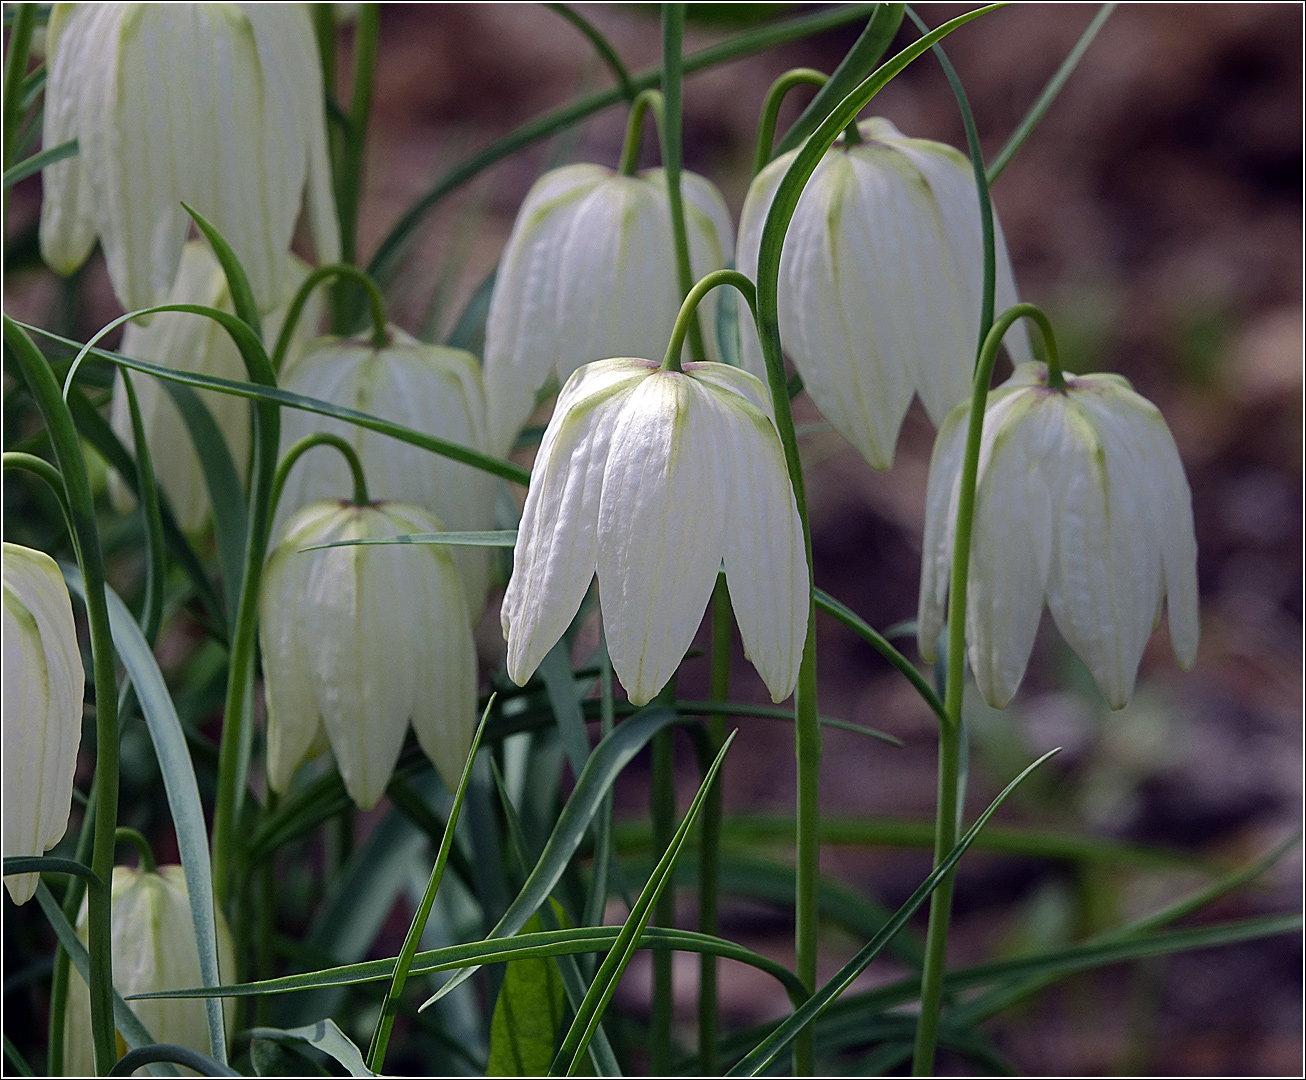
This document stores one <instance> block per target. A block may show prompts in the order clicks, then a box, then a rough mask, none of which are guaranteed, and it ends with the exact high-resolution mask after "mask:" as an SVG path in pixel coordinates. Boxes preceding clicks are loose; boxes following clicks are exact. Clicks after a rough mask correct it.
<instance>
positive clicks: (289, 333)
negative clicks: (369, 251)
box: [271, 263, 390, 374]
mask: <svg viewBox="0 0 1306 1080" xmlns="http://www.w3.org/2000/svg"><path fill="white" fill-rule="evenodd" d="M332 277H334V278H349V279H350V280H351V281H355V282H357V283H358V284H359V285H361V286H362V287H363V289H364V291H365V292H366V293H367V301H368V304H369V305H370V307H371V310H372V348H374V349H380V348H384V347H385V345H386V344H387V343H388V342H389V340H390V332H389V330H388V328H387V326H386V321H385V297H383V296H382V295H381V290H380V289H378V288H377V286H376V282H375V281H373V280H372V279H371V277H369V276H368V274H367V271H365V270H361V269H359V268H358V267H357V266H353V265H351V264H350V263H331V264H329V265H327V266H319V267H318V268H317V269H316V270H314V271H313V272H312V273H311V274H309V275H308V277H306V278H305V279H304V282H303V284H301V285H300V286H299V288H298V289H296V290H295V295H294V298H293V299H292V300H291V301H290V307H288V308H287V309H286V318H285V321H284V322H283V323H282V324H281V332H280V333H279V334H277V343H276V345H275V346H274V347H273V349H272V357H271V359H272V370H273V371H275V372H277V373H278V374H280V372H281V365H282V364H283V363H285V359H286V353H287V352H289V351H290V342H291V340H292V339H293V338H294V336H295V327H297V326H298V325H299V320H300V318H301V317H302V316H303V314H304V305H305V304H307V303H308V298H309V296H310V295H311V294H312V292H313V290H314V289H315V288H317V287H318V286H319V285H320V284H322V282H323V281H325V280H326V279H327V278H332Z"/></svg>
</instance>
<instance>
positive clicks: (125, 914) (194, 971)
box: [64, 866, 236, 1076]
mask: <svg viewBox="0 0 1306 1080" xmlns="http://www.w3.org/2000/svg"><path fill="white" fill-rule="evenodd" d="M110 898H111V899H110V903H111V906H112V916H111V919H112V922H111V927H112V929H111V930H110V938H111V940H112V943H113V988H114V989H115V990H117V991H118V993H119V994H120V995H122V996H123V997H128V996H130V995H132V994H150V993H154V992H156V991H160V990H185V989H187V988H189V987H192V986H202V985H203V983H204V979H203V976H201V974H200V954H199V948H198V947H197V946H196V944H195V926H194V923H193V922H192V921H191V911H190V893H189V892H188V891H187V889H186V874H185V872H184V871H183V870H182V868H181V867H180V866H160V867H159V868H158V869H157V870H136V869H133V868H132V867H130V866H115V867H114V868H113V887H112V889H111V890H110ZM213 914H214V917H215V920H216V930H217V944H218V976H219V978H221V980H222V981H223V982H224V983H230V982H234V981H235V977H236V956H235V952H234V950H233V948H232V942H231V930H230V929H229V928H228V927H227V920H226V919H225V918H223V915H222V911H221V910H220V909H217V908H215V909H214V912H213ZM86 923H87V907H86V901H85V900H83V901H82V910H81V915H80V916H79V917H78V920H77V934H78V936H79V937H80V938H81V939H82V941H83V942H85V941H86ZM131 1007H132V1011H133V1012H134V1013H136V1015H137V1016H138V1017H139V1018H140V1021H141V1023H142V1024H144V1025H145V1028H146V1030H148V1031H149V1033H150V1034H151V1035H153V1036H154V1038H155V1039H157V1040H158V1041H159V1042H161V1043H172V1044H174V1045H176V1046H185V1047H187V1048H189V1049H191V1050H197V1051H199V1052H200V1053H201V1054H207V1053H209V1050H210V1047H209V1020H208V1011H207V1009H206V1008H205V1005H204V1001H203V999H201V998H143V999H140V1000H137V1001H133V1002H132V1003H131ZM222 1012H223V1016H224V1018H225V1020H226V1027H227V1030H228V1031H231V1030H232V1027H233V1025H234V1023H235V1020H236V999H235V998H224V999H223V1007H222ZM145 1072H146V1070H144V1069H142V1070H140V1073H141V1074H142V1075H144V1073H145ZM64 1075H65V1076H94V1075H95V1052H94V1044H93V1042H92V1040H91V999H90V995H89V994H88V993H87V990H86V983H85V982H84V981H83V980H82V978H81V976H80V975H77V974H74V975H73V976H72V982H71V984H70V986H69V990H68V1018H67V1020H66V1021H65V1025H64Z"/></svg>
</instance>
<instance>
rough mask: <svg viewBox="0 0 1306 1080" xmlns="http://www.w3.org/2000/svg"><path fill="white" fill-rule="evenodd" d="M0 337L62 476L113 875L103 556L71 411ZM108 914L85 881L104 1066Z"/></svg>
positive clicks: (39, 369) (15, 345)
mask: <svg viewBox="0 0 1306 1080" xmlns="http://www.w3.org/2000/svg"><path fill="white" fill-rule="evenodd" d="M3 318H4V337H5V341H6V343H7V344H8V345H9V348H10V350H11V352H12V353H13V354H14V356H15V357H16V359H17V361H18V364H19V367H20V369H21V370H22V373H23V378H24V380H25V381H26V382H27V386H28V389H29V391H30V392H31V394H32V397H33V398H34V399H35V400H36V404H37V408H38V409H39V410H40V412H41V418H42V420H44V422H45V426H46V430H47V431H48V432H49V433H50V444H51V446H52V447H53V448H54V453H55V460H56V462H57V464H58V468H59V472H60V474H61V475H62V476H63V480H64V488H65V492H66V495H67V501H68V507H69V512H70V517H71V520H72V525H73V536H74V545H75V548H76V552H77V562H78V567H79V568H80V570H81V572H82V578H83V580H84V581H85V584H86V618H87V625H88V628H89V631H90V639H91V656H92V666H93V669H94V676H95V680H94V681H95V740H96V741H95V776H96V800H95V813H96V817H95V838H94V841H93V844H92V853H91V870H92V871H93V872H94V873H95V875H96V877H98V878H99V879H100V880H101V881H103V882H105V883H108V882H110V881H111V880H112V879H113V850H114V830H115V828H116V826H117V824H118V694H117V685H116V679H115V672H114V651H113V638H112V635H111V634H110V632H109V609H108V604H107V601H106V599H105V591H104V590H105V586H104V557H103V554H102V552H101V549H100V535H99V530H98V528H97V526H96V521H95V500H94V498H93V496H92V495H91V485H90V480H89V478H88V477H87V475H86V462H85V460H84V459H83V458H82V451H81V443H80V440H79V439H78V437H77V429H76V427H75V426H74V424H73V419H72V414H71V413H69V411H68V406H67V405H66V404H65V403H64V400H63V397H62V395H61V394H60V391H59V384H58V382H57V381H56V380H55V377H54V372H53V371H51V370H50V365H49V364H48V363H47V362H46V359H45V357H44V356H42V355H41V353H40V351H39V350H38V349H37V348H36V346H35V345H33V344H32V340H31V338H29V337H28V336H27V335H26V334H25V333H24V332H23V331H22V330H21V329H20V328H19V327H18V325H17V324H16V323H15V322H14V321H13V320H12V319H10V318H9V316H8V315H5V316H4V317H3ZM111 935H112V915H111V910H110V904H109V890H108V888H104V889H92V890H90V893H89V897H88V912H87V939H88V945H87V948H88V951H89V953H90V976H91V977H90V980H89V983H90V996H91V1037H92V1040H93V1041H94V1044H95V1064H96V1069H97V1071H98V1072H100V1073H101V1074H103V1073H105V1072H108V1070H109V1069H110V1067H111V1066H112V1065H113V1063H114V1062H115V1061H116V1060H117V1059H118V1054H117V1045H116V1042H115V1036H114V1032H115V1027H114V1022H113V955H112V941H111Z"/></svg>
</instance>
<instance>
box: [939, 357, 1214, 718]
mask: <svg viewBox="0 0 1306 1080" xmlns="http://www.w3.org/2000/svg"><path fill="white" fill-rule="evenodd" d="M969 410H970V405H969V403H965V404H963V405H959V406H958V407H957V408H956V409H955V410H953V412H952V413H950V414H949V415H948V417H947V419H946V420H944V422H943V424H942V426H941V427H940V429H939V435H938V438H937V440H936V441H935V444H934V456H933V458H932V460H931V462H930V476H929V485H928V492H927V495H926V511H925V513H926V518H925V541H924V551H923V552H922V556H921V595H920V632H919V644H920V650H921V655H922V656H924V657H925V658H926V659H927V660H932V659H933V658H934V646H935V642H936V641H937V639H938V636H939V633H940V631H941V630H942V628H943V621H944V618H945V615H946V602H947V592H948V580H949V577H950V574H951V567H952V548H953V530H954V528H955V520H956V512H957V497H958V491H959V486H960V475H961V467H962V459H963V457H964V454H965V444H966V429H967V425H968V417H969ZM1045 600H1046V602H1047V605H1048V607H1049V609H1051V611H1052V617H1053V619H1054V620H1055V621H1056V624H1057V628H1058V629H1059V630H1060V631H1061V634H1062V636H1063V637H1064V638H1065V639H1066V641H1067V642H1068V643H1069V644H1070V646H1071V648H1073V649H1074V650H1075V652H1077V653H1078V654H1079V656H1080V657H1081V658H1082V659H1083V661H1084V663H1085V664H1087V665H1088V667H1089V670H1091V671H1092V672H1093V676H1094V678H1095V679H1096V680H1097V684H1098V686H1099V687H1100V688H1101V690H1102V693H1103V695H1104V696H1105V697H1106V699H1107V702H1108V703H1109V704H1110V706H1111V707H1112V708H1113V709H1121V708H1124V706H1125V705H1126V704H1128V702H1129V698H1130V696H1131V695H1132V694H1133V690H1134V681H1135V679H1136V678H1137V676H1138V665H1139V662H1140V661H1141V659H1142V656H1143V648H1144V646H1145V645H1146V644H1147V640H1148V638H1149V637H1150V636H1151V634H1152V631H1153V630H1154V629H1155V628H1156V626H1157V624H1158V623H1159V622H1160V618H1161V605H1162V602H1163V601H1164V602H1165V603H1166V606H1167V608H1168V614H1169V622H1170V641H1171V643H1172V645H1173V646H1174V652H1175V657H1176V658H1177V659H1178V661H1179V665H1180V667H1182V668H1185V669H1187V668H1190V667H1191V666H1192V665H1193V663H1194V662H1195V661H1196V659H1197V639H1198V610H1197V541H1196V540H1195V539H1194V535H1193V510H1192V496H1191V494H1190V493H1189V490H1188V482H1187V480H1186V479H1185V478H1184V470H1183V465H1182V463H1181V462H1180V460H1179V451H1178V450H1177V449H1176V447H1175V444H1174V439H1173V438H1172V437H1171V435H1170V430H1169V428H1167V427H1166V424H1165V421H1164V420H1163V419H1162V417H1161V414H1160V412H1159V411H1158V410H1157V408H1156V406H1155V405H1153V404H1152V403H1151V402H1149V401H1148V400H1147V399H1145V398H1143V397H1140V396H1139V395H1138V394H1136V393H1135V392H1134V391H1133V389H1132V388H1131V387H1130V386H1129V383H1128V382H1127V381H1126V380H1124V379H1123V378H1121V377H1119V376H1117V375H1082V376H1067V377H1066V387H1065V390H1064V391H1059V390H1053V389H1050V388H1049V387H1048V385H1047V369H1046V368H1045V367H1044V366H1043V365H1042V364H1035V363H1030V364H1022V365H1021V366H1020V367H1018V368H1017V369H1016V371H1015V373H1014V374H1013V375H1012V377H1011V378H1010V379H1008V380H1007V381H1006V382H1005V383H1003V384H1002V386H1000V387H998V388H997V389H995V390H994V391H993V392H992V393H991V394H990V395H989V398H988V403H987V408H986V410H985V414H984V433H983V441H982V442H981V444H980V457H979V474H978V483H977V485H976V488H975V514H974V524H973V527H972V539H971V549H970V572H969V583H968V588H967V603H966V637H967V640H968V642H969V655H970V665H971V670H972V671H974V672H975V680H976V682H977V683H978V684H979V688H980V690H981V692H982V693H983V694H984V698H985V700H986V701H988V703H989V704H990V705H993V706H995V707H997V708H1001V707H1003V706H1005V705H1006V704H1007V702H1008V701H1010V700H1011V697H1012V695H1013V694H1015V692H1016V689H1017V687H1019V685H1020V681H1021V679H1022V678H1023V677H1024V674H1025V666H1026V664H1028V662H1029V654H1030V650H1031V649H1032V648H1033V645H1034V636H1035V634H1036V633H1037V631H1038V624H1039V617H1040V615H1041V614H1042V611H1043V603H1044V601H1045Z"/></svg>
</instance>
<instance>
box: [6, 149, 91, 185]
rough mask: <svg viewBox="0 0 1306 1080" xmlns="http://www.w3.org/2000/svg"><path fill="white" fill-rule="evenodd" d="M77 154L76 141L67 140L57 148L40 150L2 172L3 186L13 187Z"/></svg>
mask: <svg viewBox="0 0 1306 1080" xmlns="http://www.w3.org/2000/svg"><path fill="white" fill-rule="evenodd" d="M76 153H77V140H76V139H69V140H68V141H67V142H61V143H59V144H58V145H57V146H52V147H50V149H48V150H42V151H41V152H40V153H39V154H33V155H32V156H31V157H29V158H25V159H24V160H22V161H20V162H18V163H17V164H16V165H11V166H10V167H9V168H7V169H6V170H5V172H4V178H3V179H4V186H5V187H13V186H14V184H16V183H18V181H19V180H26V179H27V178H28V177H29V176H31V175H32V174H33V173H37V172H40V171H41V170H42V169H44V168H45V167H46V166H47V165H53V164H54V163H55V162H56V161H63V160H64V159H65V158H70V157H72V156H73V155H75V154H76Z"/></svg>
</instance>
